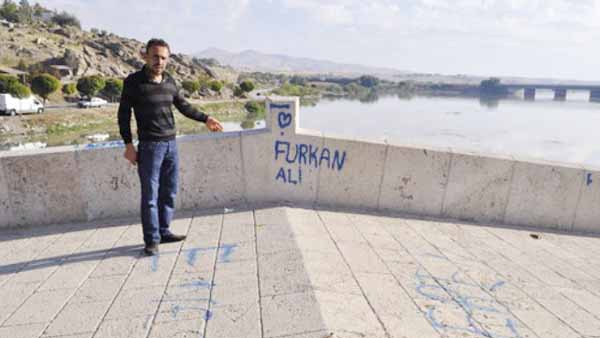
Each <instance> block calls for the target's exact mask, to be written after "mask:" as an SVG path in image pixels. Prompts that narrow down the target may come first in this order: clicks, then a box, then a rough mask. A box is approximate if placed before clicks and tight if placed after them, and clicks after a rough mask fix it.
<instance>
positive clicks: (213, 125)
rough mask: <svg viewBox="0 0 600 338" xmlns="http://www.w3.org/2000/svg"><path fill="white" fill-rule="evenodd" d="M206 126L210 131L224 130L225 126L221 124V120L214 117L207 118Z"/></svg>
mask: <svg viewBox="0 0 600 338" xmlns="http://www.w3.org/2000/svg"><path fill="white" fill-rule="evenodd" d="M206 127H207V128H208V129H209V130H210V131H223V126H222V125H221V122H219V120H217V119H215V118H214V117H209V118H208V119H207V120H206Z"/></svg>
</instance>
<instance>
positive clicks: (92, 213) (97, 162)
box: [75, 147, 140, 220]
mask: <svg viewBox="0 0 600 338" xmlns="http://www.w3.org/2000/svg"><path fill="white" fill-rule="evenodd" d="M123 152H124V148H122V147H113V148H101V149H81V150H77V151H76V152H75V154H77V160H78V161H77V162H78V168H79V174H78V176H80V177H81V178H82V180H81V196H82V198H83V199H84V201H85V211H86V212H85V214H86V219H87V220H94V219H102V218H107V217H124V216H132V215H135V214H138V213H139V210H140V184H139V178H138V173H137V167H135V166H133V165H131V164H130V163H129V162H127V161H126V160H125V159H124V158H123Z"/></svg>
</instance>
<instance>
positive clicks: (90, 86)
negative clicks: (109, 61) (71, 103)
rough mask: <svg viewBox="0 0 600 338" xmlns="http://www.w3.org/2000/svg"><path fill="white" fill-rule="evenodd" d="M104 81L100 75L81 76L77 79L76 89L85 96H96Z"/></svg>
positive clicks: (102, 87)
mask: <svg viewBox="0 0 600 338" xmlns="http://www.w3.org/2000/svg"><path fill="white" fill-rule="evenodd" d="M105 85H106V81H104V79H103V78H102V77H101V76H100V75H92V76H86V77H82V78H80V79H79V81H77V90H78V91H79V92H80V93H81V94H83V95H85V96H89V97H92V96H96V94H98V93H99V92H100V91H101V90H102V89H104V86H105Z"/></svg>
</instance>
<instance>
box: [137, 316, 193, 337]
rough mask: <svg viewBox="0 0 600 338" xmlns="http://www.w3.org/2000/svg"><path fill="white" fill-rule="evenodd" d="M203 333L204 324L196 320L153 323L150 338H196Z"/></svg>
mask: <svg viewBox="0 0 600 338" xmlns="http://www.w3.org/2000/svg"><path fill="white" fill-rule="evenodd" d="M203 333H204V322H203V321H200V320H196V319H191V320H178V321H169V322H161V323H155V324H154V325H153V326H152V331H150V336H149V337H150V338H198V337H202V335H203Z"/></svg>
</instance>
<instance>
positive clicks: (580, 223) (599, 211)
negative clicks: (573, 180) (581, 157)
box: [573, 169, 600, 233]
mask: <svg viewBox="0 0 600 338" xmlns="http://www.w3.org/2000/svg"><path fill="white" fill-rule="evenodd" d="M598 205H600V172H599V171H594V170H589V169H586V170H585V171H584V173H583V187H582V188H581V196H580V198H579V203H578V205H577V211H576V212H575V220H574V221H573V229H574V230H575V231H584V232H595V233H598V232H600V208H598Z"/></svg>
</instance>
